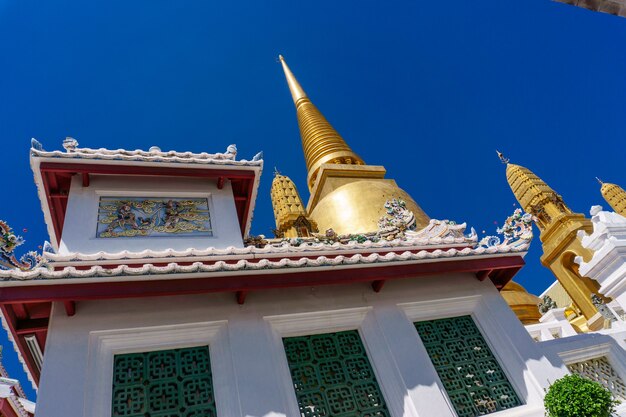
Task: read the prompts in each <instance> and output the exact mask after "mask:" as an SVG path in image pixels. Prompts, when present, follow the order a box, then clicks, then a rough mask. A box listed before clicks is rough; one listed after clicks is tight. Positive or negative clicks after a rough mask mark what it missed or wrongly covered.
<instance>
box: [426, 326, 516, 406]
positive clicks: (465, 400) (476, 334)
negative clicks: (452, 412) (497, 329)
mask: <svg viewBox="0 0 626 417" xmlns="http://www.w3.org/2000/svg"><path fill="white" fill-rule="evenodd" d="M415 328H416V329H417V332H418V333H419V336H420V338H421V339H422V342H424V345H425V346H426V350H427V351H428V356H430V359H431V361H432V362H433V365H434V366H435V369H436V370H437V374H438V375H439V378H440V379H441V382H442V383H443V385H444V387H445V389H446V392H447V394H448V397H449V398H450V401H451V402H452V404H453V405H454V408H455V409H456V412H457V414H458V415H459V417H474V416H480V415H484V414H489V413H493V412H495V411H499V410H504V409H507V408H512V407H517V406H519V405H521V404H522V403H521V401H520V399H519V397H518V396H517V394H516V393H515V391H514V390H513V387H512V386H511V384H510V382H509V381H508V379H507V377H506V375H505V374H504V372H503V371H502V368H501V367H500V365H499V364H498V361H497V360H496V358H495V357H494V356H493V353H491V350H490V349H489V346H487V343H486V342H485V339H484V338H483V336H482V334H481V333H480V331H479V330H478V327H476V324H475V323H474V321H473V320H472V318H471V317H470V316H461V317H453V318H447V319H440V320H431V321H422V322H417V323H415Z"/></svg>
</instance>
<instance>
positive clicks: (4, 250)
mask: <svg viewBox="0 0 626 417" xmlns="http://www.w3.org/2000/svg"><path fill="white" fill-rule="evenodd" d="M0 233H1V234H0V270H8V269H19V270H20V271H30V270H32V269H34V268H35V267H37V266H40V265H41V263H42V257H41V255H39V254H38V253H37V252H33V251H31V252H26V253H25V254H24V255H22V257H21V258H20V259H19V260H17V258H16V257H15V253H14V252H15V248H17V247H18V246H20V245H22V244H23V243H24V239H23V238H22V237H21V236H17V235H16V234H15V233H13V229H11V227H10V226H9V225H8V224H7V223H6V222H4V221H2V220H0Z"/></svg>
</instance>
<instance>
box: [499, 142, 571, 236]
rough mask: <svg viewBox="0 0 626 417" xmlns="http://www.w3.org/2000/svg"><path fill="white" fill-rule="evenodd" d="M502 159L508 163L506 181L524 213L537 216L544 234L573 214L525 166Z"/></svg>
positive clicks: (558, 197) (557, 195) (551, 190)
mask: <svg viewBox="0 0 626 417" xmlns="http://www.w3.org/2000/svg"><path fill="white" fill-rule="evenodd" d="M500 155H501V154H500ZM500 159H501V160H502V162H503V163H506V179H507V181H508V183H509V186H510V187H511V191H513V194H514V195H515V198H517V201H518V202H519V204H520V206H521V207H522V209H524V211H526V212H528V213H530V214H532V215H533V216H535V218H536V219H537V221H536V223H537V226H538V227H539V229H540V230H541V231H542V232H543V231H544V230H545V229H546V228H547V227H548V225H550V224H552V223H553V222H554V221H555V220H556V218H557V217H559V216H561V215H565V214H571V213H572V211H571V210H570V209H569V207H567V206H566V205H565V203H564V202H563V199H562V198H561V196H560V195H559V194H557V193H556V191H554V190H553V189H552V188H550V186H548V184H546V183H545V182H544V181H543V180H542V179H541V178H539V177H538V176H537V175H535V173H533V172H532V171H531V170H529V169H528V168H525V167H523V166H520V165H515V164H511V163H509V161H508V159H506V158H504V157H502V156H501V158H500Z"/></svg>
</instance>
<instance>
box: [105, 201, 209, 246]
mask: <svg viewBox="0 0 626 417" xmlns="http://www.w3.org/2000/svg"><path fill="white" fill-rule="evenodd" d="M172 235H185V236H212V235H213V232H212V229H211V217H210V214H209V202H208V199H207V198H167V197H150V198H145V197H100V205H99V207H98V228H97V232H96V236H97V237H99V238H116V237H138V236H140V237H147V236H150V237H153V236H172Z"/></svg>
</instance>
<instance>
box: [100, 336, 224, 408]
mask: <svg viewBox="0 0 626 417" xmlns="http://www.w3.org/2000/svg"><path fill="white" fill-rule="evenodd" d="M114 366H115V367H114V371H113V407H112V416H113V417H214V416H216V412H215V399H214V397H213V380H212V377H211V362H210V359H209V348H208V347H207V346H200V347H193V348H185V349H174V350H160V351H155V352H146V353H132V354H126V355H115V365H114Z"/></svg>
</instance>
